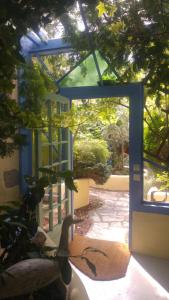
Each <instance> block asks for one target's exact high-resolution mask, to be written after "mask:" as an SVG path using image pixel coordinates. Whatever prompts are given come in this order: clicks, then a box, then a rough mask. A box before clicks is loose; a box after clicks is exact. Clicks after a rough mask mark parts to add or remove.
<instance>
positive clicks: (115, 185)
mask: <svg viewBox="0 0 169 300" xmlns="http://www.w3.org/2000/svg"><path fill="white" fill-rule="evenodd" d="M90 186H91V187H96V188H98V189H99V188H100V189H105V190H112V191H129V176H128V175H111V176H110V177H109V178H108V180H107V181H106V182H105V183H104V184H103V185H102V184H101V185H99V184H95V182H94V180H92V179H90Z"/></svg>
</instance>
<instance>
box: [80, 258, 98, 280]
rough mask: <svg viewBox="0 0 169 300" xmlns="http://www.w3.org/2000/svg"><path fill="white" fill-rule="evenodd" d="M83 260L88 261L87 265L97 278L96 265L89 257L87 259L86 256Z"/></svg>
mask: <svg viewBox="0 0 169 300" xmlns="http://www.w3.org/2000/svg"><path fill="white" fill-rule="evenodd" d="M81 259H82V260H85V261H86V263H87V265H88V267H89V269H90V270H91V271H92V273H93V274H94V275H95V276H97V273H96V267H95V265H94V264H93V263H91V261H90V260H89V259H88V258H87V257H85V256H82V257H81Z"/></svg>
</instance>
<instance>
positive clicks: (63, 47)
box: [29, 39, 73, 55]
mask: <svg viewBox="0 0 169 300" xmlns="http://www.w3.org/2000/svg"><path fill="white" fill-rule="evenodd" d="M71 51H73V49H72V46H71V44H70V43H68V42H65V41H64V40H63V39H53V40H49V41H48V42H47V43H44V42H41V43H40V44H39V45H38V47H32V49H30V51H29V54H30V55H36V54H37V53H38V54H39V55H55V54H58V53H65V52H71Z"/></svg>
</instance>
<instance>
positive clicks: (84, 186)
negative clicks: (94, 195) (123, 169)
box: [73, 139, 112, 209]
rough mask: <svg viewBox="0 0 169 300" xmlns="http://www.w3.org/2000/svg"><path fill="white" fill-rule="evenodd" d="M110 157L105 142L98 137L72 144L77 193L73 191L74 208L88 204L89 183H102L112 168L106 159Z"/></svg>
mask: <svg viewBox="0 0 169 300" xmlns="http://www.w3.org/2000/svg"><path fill="white" fill-rule="evenodd" d="M109 157H110V152H109V150H108V146H107V143H106V142H105V141H104V140H100V139H89V140H86V139H80V140H78V141H76V142H75V144H74V169H73V170H74V178H75V179H76V181H75V182H76V187H77V190H78V193H74V208H75V209H77V208H79V207H82V206H85V205H88V203H89V183H90V179H93V180H94V181H95V183H96V184H104V183H105V182H106V181H107V179H108V178H109V176H110V174H111V171H112V168H111V166H110V165H108V163H107V161H108V159H109Z"/></svg>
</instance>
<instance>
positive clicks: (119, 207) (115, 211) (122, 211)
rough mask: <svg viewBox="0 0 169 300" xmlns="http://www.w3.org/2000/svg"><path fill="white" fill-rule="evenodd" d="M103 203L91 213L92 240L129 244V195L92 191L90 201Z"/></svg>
mask: <svg viewBox="0 0 169 300" xmlns="http://www.w3.org/2000/svg"><path fill="white" fill-rule="evenodd" d="M93 200H94V201H96V200H98V201H102V205H101V206H100V207H99V208H96V209H93V210H90V211H89V218H90V219H91V220H92V225H91V227H90V229H89V231H88V232H87V234H86V235H87V236H88V237H91V238H99V239H104V240H110V241H120V242H125V243H127V242H128V229H129V193H128V192H113V191H107V190H100V189H96V188H91V189H90V201H93Z"/></svg>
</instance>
